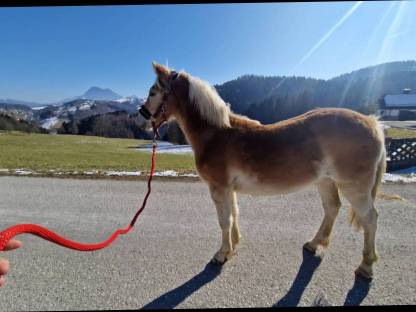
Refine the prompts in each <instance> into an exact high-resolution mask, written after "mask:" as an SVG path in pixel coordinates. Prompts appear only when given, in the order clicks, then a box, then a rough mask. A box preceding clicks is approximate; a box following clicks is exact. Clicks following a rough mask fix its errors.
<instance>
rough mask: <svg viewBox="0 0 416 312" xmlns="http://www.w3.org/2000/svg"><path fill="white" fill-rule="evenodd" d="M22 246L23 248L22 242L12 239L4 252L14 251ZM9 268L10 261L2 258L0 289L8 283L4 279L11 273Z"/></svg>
mask: <svg viewBox="0 0 416 312" xmlns="http://www.w3.org/2000/svg"><path fill="white" fill-rule="evenodd" d="M20 246H22V242H21V241H18V240H14V239H12V240H10V241H9V242H8V243H7V245H6V248H4V250H3V251H8V250H13V249H16V248H19V247H20ZM9 267H10V265H9V261H7V260H6V259H1V258H0V287H1V286H3V285H4V284H5V283H6V279H5V278H4V275H6V274H7V272H8V271H9Z"/></svg>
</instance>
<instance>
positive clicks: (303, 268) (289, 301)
mask: <svg viewBox="0 0 416 312" xmlns="http://www.w3.org/2000/svg"><path fill="white" fill-rule="evenodd" d="M321 262H322V258H320V257H316V256H314V255H313V254H311V253H310V252H309V251H306V250H304V249H303V260H302V264H301V265H300V268H299V271H298V274H297V275H296V277H295V280H294V281H293V283H292V286H291V287H290V289H289V291H288V292H287V294H286V295H285V296H283V297H282V298H281V299H280V300H279V301H278V302H277V303H276V304H274V305H273V307H288V306H297V305H298V304H299V302H300V299H301V297H302V294H303V292H304V291H305V289H306V287H307V286H308V284H309V282H310V281H311V279H312V276H313V274H314V273H315V271H316V269H317V268H318V267H319V265H320V264H321ZM370 287H371V283H370V282H369V281H367V280H364V279H362V278H361V277H357V276H356V277H355V280H354V285H353V286H352V288H351V289H350V290H349V291H348V294H347V297H346V298H345V302H344V306H354V305H360V304H361V303H362V302H363V300H364V299H365V297H366V296H367V294H368V292H369V290H370ZM326 304H327V303H326Z"/></svg>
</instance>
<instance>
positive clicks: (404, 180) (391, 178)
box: [383, 173, 416, 183]
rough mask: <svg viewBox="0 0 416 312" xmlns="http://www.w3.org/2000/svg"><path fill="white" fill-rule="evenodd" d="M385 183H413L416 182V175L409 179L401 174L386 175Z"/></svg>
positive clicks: (384, 177)
mask: <svg viewBox="0 0 416 312" xmlns="http://www.w3.org/2000/svg"><path fill="white" fill-rule="evenodd" d="M383 182H402V183H413V182H416V175H414V174H411V175H410V177H407V176H403V175H400V174H394V173H385V174H384V176H383Z"/></svg>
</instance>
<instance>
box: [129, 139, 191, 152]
mask: <svg viewBox="0 0 416 312" xmlns="http://www.w3.org/2000/svg"><path fill="white" fill-rule="evenodd" d="M137 150H139V151H143V152H152V144H151V143H150V144H143V145H140V146H138V147H137ZM157 153H161V154H192V153H193V151H192V147H191V146H190V145H179V144H178V145H175V144H172V143H170V142H157Z"/></svg>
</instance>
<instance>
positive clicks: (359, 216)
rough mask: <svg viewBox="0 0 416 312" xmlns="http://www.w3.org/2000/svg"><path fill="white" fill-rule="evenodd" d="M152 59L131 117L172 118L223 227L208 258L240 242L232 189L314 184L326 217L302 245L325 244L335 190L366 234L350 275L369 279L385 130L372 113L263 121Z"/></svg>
mask: <svg viewBox="0 0 416 312" xmlns="http://www.w3.org/2000/svg"><path fill="white" fill-rule="evenodd" d="M152 65H153V69H154V71H155V73H156V81H155V83H154V84H153V85H152V86H151V88H150V90H149V94H148V97H147V99H146V101H145V103H144V104H143V105H142V106H141V108H140V110H139V112H140V113H141V114H142V115H143V117H140V118H138V121H137V122H138V123H139V124H140V125H141V126H144V127H147V128H148V129H150V123H149V120H150V121H152V124H153V126H154V127H157V126H159V125H160V124H162V123H164V122H165V121H171V120H176V121H177V123H178V125H179V127H180V128H181V130H182V131H183V133H184V135H185V138H186V140H187V141H188V142H189V144H190V145H191V146H192V149H193V152H194V157H195V166H196V169H197V172H198V174H199V177H200V178H201V180H202V181H204V182H205V183H206V184H207V185H208V188H209V192H210V195H211V198H212V200H213V202H214V204H215V207H216V211H217V215H218V221H219V225H220V228H221V231H222V241H221V247H220V249H219V250H218V251H217V252H216V253H215V254H214V256H213V258H212V259H211V262H212V263H214V264H216V265H219V266H221V265H223V264H224V263H225V262H226V261H228V260H230V259H231V258H232V256H233V255H235V253H236V247H237V245H238V244H239V243H240V239H241V234H240V228H239V225H238V218H239V207H238V203H237V193H247V194H251V195H273V194H285V193H290V192H295V191H298V190H300V189H302V188H305V187H307V186H309V185H313V184H314V185H316V186H317V190H318V193H319V195H320V197H321V201H322V206H323V209H324V218H323V220H322V223H321V225H320V227H319V229H318V231H317V233H316V235H315V236H314V237H313V238H312V240H310V241H308V242H306V243H305V244H304V245H303V248H304V249H305V250H307V251H309V252H312V253H313V254H316V253H317V250H318V248H320V249H323V248H326V247H327V246H328V244H329V242H330V237H331V232H332V227H333V225H334V222H335V218H336V217H337V215H338V212H339V209H340V207H341V201H340V195H339V194H340V193H341V194H342V195H343V196H344V197H345V198H346V199H347V201H349V203H350V204H351V207H350V211H349V212H350V213H349V222H350V224H352V225H353V226H354V227H355V228H356V229H357V230H360V229H362V230H363V232H364V247H363V252H362V261H361V263H360V265H359V266H358V268H357V269H356V270H355V274H356V275H357V276H361V277H363V278H365V279H372V278H373V263H374V262H376V261H377V260H378V253H377V251H376V245H375V239H376V231H377V219H378V213H377V210H376V208H375V206H374V202H375V199H376V195H377V191H378V189H379V186H380V184H381V179H382V175H383V173H384V172H385V168H386V152H385V147H384V133H383V130H382V127H381V125H380V122H379V121H378V120H377V118H376V117H374V116H366V115H363V114H360V113H358V112H354V111H352V110H349V109H344V108H317V109H314V110H311V111H308V112H306V113H304V114H302V115H299V116H296V117H293V118H290V119H287V120H284V121H280V122H277V123H273V124H266V125H264V124H261V123H260V122H258V121H256V120H252V119H250V118H248V117H245V116H242V115H239V114H236V113H234V112H232V111H231V109H230V105H229V104H227V103H225V102H224V100H223V99H222V98H221V97H220V96H219V95H218V93H217V92H216V90H215V88H214V87H212V86H211V85H210V84H209V83H208V82H206V81H204V80H201V79H199V78H197V77H193V76H191V75H190V74H188V73H187V72H185V71H180V72H176V71H174V70H172V69H170V68H168V67H166V66H163V65H160V64H157V63H155V62H153V63H152ZM138 115H139V116H140V114H138Z"/></svg>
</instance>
